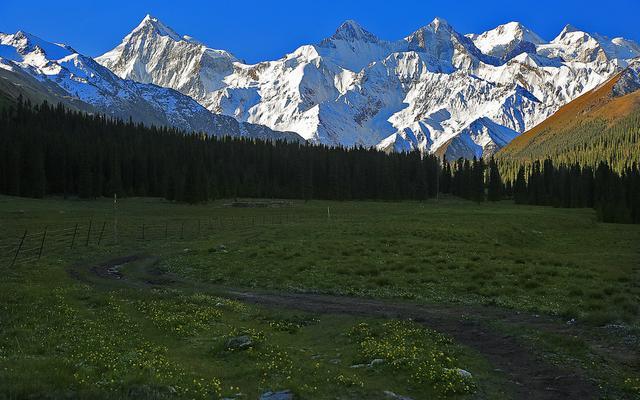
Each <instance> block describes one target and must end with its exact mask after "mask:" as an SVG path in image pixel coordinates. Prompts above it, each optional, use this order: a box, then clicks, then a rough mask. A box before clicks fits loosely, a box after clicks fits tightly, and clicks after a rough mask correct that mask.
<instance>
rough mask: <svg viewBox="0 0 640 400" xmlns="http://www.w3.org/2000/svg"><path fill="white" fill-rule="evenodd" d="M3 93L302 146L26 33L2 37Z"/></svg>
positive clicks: (287, 134)
mask: <svg viewBox="0 0 640 400" xmlns="http://www.w3.org/2000/svg"><path fill="white" fill-rule="evenodd" d="M0 79H1V82H0V90H2V91H3V92H4V93H5V94H7V95H9V96H11V97H17V96H18V95H23V96H24V97H27V98H32V99H34V100H36V101H42V100H47V101H51V102H62V103H64V104H65V105H67V106H68V107H70V108H73V109H76V110H82V111H86V112H91V113H102V114H105V115H108V116H112V117H117V118H121V119H124V120H128V119H129V118H132V119H133V120H134V121H136V122H142V123H145V124H148V125H160V126H162V125H165V126H172V127H176V128H179V129H183V130H185V131H187V132H205V133H208V134H212V135H218V136H223V135H231V136H243V137H252V138H263V139H286V140H302V139H301V138H300V137H299V136H298V135H297V134H294V133H290V132H275V131H273V130H271V129H269V128H267V127H264V126H260V125H256V124H251V123H247V122H241V123H239V122H238V121H237V120H236V119H235V118H233V117H230V116H226V115H216V114H214V113H212V112H210V111H209V110H207V109H206V108H204V107H203V106H202V105H200V104H199V103H198V102H196V101H195V100H193V99H192V98H191V97H189V96H187V95H184V94H182V93H180V92H178V91H176V90H174V89H171V88H168V87H161V86H158V85H154V84H149V83H141V82H137V81H135V80H130V79H123V78H120V77H118V76H116V75H115V74H113V73H112V72H111V71H110V70H109V69H107V68H105V67H103V66H102V65H100V64H98V63H97V62H96V61H95V60H93V59H92V58H91V57H87V56H84V55H82V54H79V53H78V52H76V51H75V50H74V49H73V48H71V47H69V46H66V45H61V44H54V43H49V42H46V41H44V40H42V39H40V38H38V37H36V36H33V35H30V34H28V33H25V32H17V33H15V34H2V33H0Z"/></svg>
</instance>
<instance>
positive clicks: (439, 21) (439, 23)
mask: <svg viewBox="0 0 640 400" xmlns="http://www.w3.org/2000/svg"><path fill="white" fill-rule="evenodd" d="M427 26H428V27H430V28H431V29H432V30H433V31H434V32H436V31H438V30H439V29H445V30H447V31H452V30H453V28H452V27H451V25H449V23H448V22H447V21H446V20H445V19H444V18H440V17H435V18H434V19H433V21H431V23H430V24H429V25H427Z"/></svg>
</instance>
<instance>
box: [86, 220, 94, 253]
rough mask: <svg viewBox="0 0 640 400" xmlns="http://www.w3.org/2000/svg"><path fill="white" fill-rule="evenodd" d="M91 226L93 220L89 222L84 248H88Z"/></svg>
mask: <svg viewBox="0 0 640 400" xmlns="http://www.w3.org/2000/svg"><path fill="white" fill-rule="evenodd" d="M92 224H93V220H91V219H90V220H89V229H88V230H87V241H86V242H85V244H84V246H85V247H88V246H89V238H90V237H91V225H92Z"/></svg>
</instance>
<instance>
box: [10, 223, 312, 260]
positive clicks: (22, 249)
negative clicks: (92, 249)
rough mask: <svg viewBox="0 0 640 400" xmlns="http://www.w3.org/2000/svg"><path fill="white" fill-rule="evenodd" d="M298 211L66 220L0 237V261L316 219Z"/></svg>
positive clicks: (189, 238) (37, 257)
mask: <svg viewBox="0 0 640 400" xmlns="http://www.w3.org/2000/svg"><path fill="white" fill-rule="evenodd" d="M316 218H317V216H310V215H305V216H303V215H300V214H277V215H259V216H258V215H251V216H248V215H245V216H210V217H202V218H169V219H151V218H139V219H138V218H116V219H114V218H107V219H89V220H84V221H78V220H74V221H69V222H68V223H67V224H65V225H58V226H55V225H52V224H49V225H45V226H41V227H38V228H33V227H32V228H31V229H32V230H33V231H31V230H29V229H25V230H23V231H21V233H20V234H17V233H16V236H14V237H3V238H2V239H0V265H9V266H15V265H19V264H25V263H28V262H34V261H37V260H39V259H40V258H42V257H43V256H46V255H52V254H64V253H66V252H69V251H72V250H73V249H75V248H79V247H89V246H107V245H117V244H119V243H122V242H124V241H127V242H130V241H168V240H173V241H178V240H193V239H203V238H206V236H208V235H209V234H211V233H213V232H216V231H220V230H229V229H234V228H246V227H252V226H260V225H280V224H284V223H292V222H301V221H303V220H310V219H316Z"/></svg>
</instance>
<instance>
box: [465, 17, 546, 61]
mask: <svg viewBox="0 0 640 400" xmlns="http://www.w3.org/2000/svg"><path fill="white" fill-rule="evenodd" d="M467 37H469V38H471V39H472V40H473V42H474V44H475V45H476V47H477V48H478V49H480V51H482V53H484V54H486V55H489V56H493V57H497V58H500V59H502V60H505V61H506V60H510V59H512V58H514V57H516V56H518V55H520V54H522V53H536V46H538V45H541V44H545V43H546V42H545V41H544V40H543V39H542V38H541V37H540V36H538V35H537V34H536V33H535V32H533V31H532V30H530V29H528V28H527V27H525V26H524V25H522V24H521V23H519V22H509V23H507V24H504V25H500V26H498V27H496V28H494V29H492V30H489V31H486V32H484V33H481V34H480V35H474V34H472V35H467Z"/></svg>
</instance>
